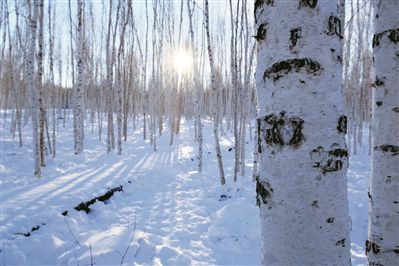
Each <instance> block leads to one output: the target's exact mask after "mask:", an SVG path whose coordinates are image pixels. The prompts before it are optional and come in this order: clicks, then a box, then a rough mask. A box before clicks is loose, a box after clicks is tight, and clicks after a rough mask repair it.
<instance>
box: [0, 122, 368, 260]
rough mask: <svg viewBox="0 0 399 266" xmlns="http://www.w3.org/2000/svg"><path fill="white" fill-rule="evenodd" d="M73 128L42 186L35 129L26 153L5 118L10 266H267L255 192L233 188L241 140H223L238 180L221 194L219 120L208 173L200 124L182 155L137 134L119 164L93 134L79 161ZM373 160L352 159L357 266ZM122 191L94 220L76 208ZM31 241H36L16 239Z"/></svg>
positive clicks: (250, 186)
mask: <svg viewBox="0 0 399 266" xmlns="http://www.w3.org/2000/svg"><path fill="white" fill-rule="evenodd" d="M66 122H67V123H66V127H65V129H64V128H62V125H61V124H62V123H60V131H59V135H58V138H57V157H56V158H55V159H54V160H53V159H51V156H49V157H48V159H47V166H46V167H45V168H43V173H42V176H43V177H42V178H34V177H33V174H32V172H33V170H32V169H33V167H32V165H33V158H32V142H31V141H32V138H31V134H32V133H31V128H30V127H29V126H25V127H24V129H23V130H24V131H23V134H24V146H23V147H22V148H20V147H19V146H18V140H17V138H15V139H13V138H12V137H11V136H10V134H9V128H10V121H9V115H8V117H7V118H4V114H2V119H1V137H0V143H1V162H0V173H1V211H0V220H1V226H0V233H1V239H0V243H1V252H0V258H1V265H90V264H91V263H92V262H93V263H94V264H96V265H119V264H121V262H122V258H123V264H124V265H189V264H195V265H205V264H206V265H209V264H217V265H259V264H260V250H261V242H260V241H261V238H260V234H261V233H260V221H259V210H258V208H257V207H256V205H255V202H256V200H255V196H256V193H255V184H254V183H253V182H252V177H251V176H250V175H247V176H246V177H239V181H238V182H237V183H234V182H232V173H233V168H234V162H233V158H234V150H231V151H230V152H229V148H231V147H232V146H233V144H232V143H233V139H232V134H228V136H222V137H221V142H220V143H221V149H222V151H223V156H224V157H223V162H224V164H225V172H226V173H227V174H228V175H227V185H226V186H224V187H221V186H220V181H219V177H218V169H217V162H216V156H215V151H214V145H213V136H212V126H211V124H210V122H209V121H204V122H205V123H204V164H203V173H198V172H197V171H196V170H197V163H196V162H195V160H194V159H195V156H196V150H197V143H196V142H194V141H193V138H194V137H193V136H194V128H193V124H194V122H193V121H182V125H181V126H182V127H181V132H180V134H178V135H176V136H175V139H174V144H173V145H172V146H170V145H169V140H170V138H169V137H170V135H169V131H168V130H167V129H165V131H164V134H163V135H162V136H158V139H157V151H156V152H154V151H153V148H152V147H151V145H150V144H149V141H148V140H146V141H145V140H143V139H142V131H141V129H139V127H138V129H137V130H135V131H134V132H133V131H132V128H129V129H130V133H129V136H128V141H127V142H124V143H123V154H122V155H119V156H118V155H116V151H115V152H112V153H110V154H107V153H106V144H105V142H104V141H103V142H100V141H99V140H98V134H97V131H96V130H97V128H96V127H94V132H92V130H91V125H87V127H86V131H85V144H84V152H83V154H81V155H74V154H73V131H72V125H71V123H72V122H71V121H70V120H68V121H66ZM248 135H249V134H248ZM103 137H104V140H105V136H103ZM247 145H248V146H247V148H246V152H247V156H246V158H247V162H246V166H247V171H246V172H247V173H251V170H250V168H251V166H252V155H251V153H252V147H253V142H252V141H250V140H249V139H248V144H247ZM367 152H368V150H367V147H363V148H361V149H359V150H358V154H357V155H353V156H352V157H351V158H350V167H349V175H348V180H349V184H348V186H349V199H350V214H351V217H352V232H351V233H352V234H351V239H352V262H353V264H354V265H362V264H365V256H364V250H363V246H364V242H365V240H366V236H367V206H368V205H367V202H368V199H367V188H368V177H369V176H370V166H369V160H370V158H369V156H368V155H367ZM120 185H122V186H123V191H122V192H115V193H114V195H113V197H111V198H110V199H109V200H108V201H106V202H105V203H103V202H96V203H95V204H93V205H91V206H90V209H91V212H89V213H88V214H86V213H85V212H83V211H80V212H78V211H75V210H74V209H73V207H75V206H76V205H78V204H79V203H80V202H82V201H87V200H90V199H91V198H94V197H97V196H100V195H102V194H104V193H105V192H106V191H108V189H110V188H113V187H117V186H120ZM64 211H68V214H67V215H66V216H63V215H62V212H64ZM36 226H40V227H39V229H38V230H35V231H33V232H32V228H33V227H36ZM27 232H30V236H29V237H25V236H23V235H17V234H16V233H27ZM125 253H126V255H125V256H124V254H125Z"/></svg>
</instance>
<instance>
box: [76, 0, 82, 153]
mask: <svg viewBox="0 0 399 266" xmlns="http://www.w3.org/2000/svg"><path fill="white" fill-rule="evenodd" d="M77 8H78V10H77V15H78V25H77V48H78V49H77V58H76V61H77V72H78V73H77V79H76V84H75V87H76V89H75V90H76V91H75V105H74V108H75V109H76V110H75V114H76V119H75V121H74V122H75V123H76V126H75V128H76V130H75V154H80V153H82V152H83V130H84V128H83V111H84V109H83V108H84V107H83V95H84V81H83V78H84V62H83V45H84V44H83V43H84V28H83V12H84V5H83V2H82V1H81V0H77Z"/></svg>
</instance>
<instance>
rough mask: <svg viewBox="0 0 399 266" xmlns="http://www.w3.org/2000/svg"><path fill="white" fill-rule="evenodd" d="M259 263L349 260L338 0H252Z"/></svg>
mask: <svg viewBox="0 0 399 266" xmlns="http://www.w3.org/2000/svg"><path fill="white" fill-rule="evenodd" d="M255 15H256V17H255V21H256V27H257V35H256V36H255V38H256V40H257V41H258V54H257V56H258V57H257V70H256V84H257V89H258V101H259V118H258V127H259V128H258V129H259V131H258V134H259V135H258V143H259V156H260V162H259V175H258V176H257V185H256V191H257V203H258V205H259V207H260V212H261V224H262V243H263V250H262V260H263V264H264V265H324V264H329V265H349V264H350V240H349V216H348V199H347V187H346V172H347V167H348V152H347V149H346V143H345V133H346V116H345V115H344V113H343V112H344V101H343V95H342V86H341V71H342V62H341V61H342V60H341V52H342V51H341V50H342V49H341V46H342V45H341V38H342V32H341V31H342V28H341V21H340V19H339V18H338V8H337V1H317V0H313V1H312V0H299V1H273V0H257V1H256V2H255Z"/></svg>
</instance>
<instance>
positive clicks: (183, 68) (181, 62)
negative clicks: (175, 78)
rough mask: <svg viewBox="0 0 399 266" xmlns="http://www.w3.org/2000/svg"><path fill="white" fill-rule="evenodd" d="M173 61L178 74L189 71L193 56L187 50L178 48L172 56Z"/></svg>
mask: <svg viewBox="0 0 399 266" xmlns="http://www.w3.org/2000/svg"><path fill="white" fill-rule="evenodd" d="M173 63H174V67H175V68H176V70H177V71H178V72H179V74H184V73H189V72H190V71H191V69H192V65H193V57H192V55H191V53H190V52H189V51H188V50H185V49H179V50H177V51H176V52H175V54H174V56H173Z"/></svg>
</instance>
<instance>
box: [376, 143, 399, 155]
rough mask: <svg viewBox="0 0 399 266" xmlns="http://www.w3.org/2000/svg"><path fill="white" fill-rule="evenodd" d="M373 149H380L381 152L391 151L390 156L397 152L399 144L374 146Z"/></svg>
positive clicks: (398, 151) (398, 152)
mask: <svg viewBox="0 0 399 266" xmlns="http://www.w3.org/2000/svg"><path fill="white" fill-rule="evenodd" d="M374 150H375V151H382V152H388V153H392V156H396V155H398V154H399V146H397V145H381V146H375V147H374Z"/></svg>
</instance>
